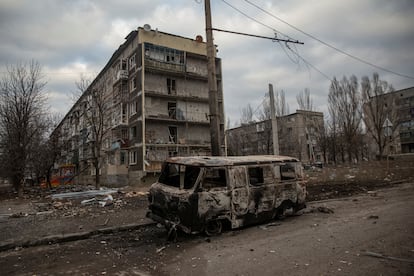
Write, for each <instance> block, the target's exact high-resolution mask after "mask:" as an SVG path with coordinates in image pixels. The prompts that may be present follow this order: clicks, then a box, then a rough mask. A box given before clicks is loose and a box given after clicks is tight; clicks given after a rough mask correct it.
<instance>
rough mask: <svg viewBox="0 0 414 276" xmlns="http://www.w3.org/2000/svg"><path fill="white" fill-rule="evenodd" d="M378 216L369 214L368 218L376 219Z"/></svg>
mask: <svg viewBox="0 0 414 276" xmlns="http://www.w3.org/2000/svg"><path fill="white" fill-rule="evenodd" d="M378 218H379V217H378V216H375V215H370V216H369V217H368V219H378Z"/></svg>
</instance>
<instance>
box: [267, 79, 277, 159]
mask: <svg viewBox="0 0 414 276" xmlns="http://www.w3.org/2000/svg"><path fill="white" fill-rule="evenodd" d="M269 97H270V120H271V122H272V139H273V154H274V155H279V133H278V131H277V118H276V110H275V95H274V94H273V85H272V84H271V83H269Z"/></svg>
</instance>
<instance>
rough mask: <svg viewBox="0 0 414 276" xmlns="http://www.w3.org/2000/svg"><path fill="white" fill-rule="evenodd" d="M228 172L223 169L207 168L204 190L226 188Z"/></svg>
mask: <svg viewBox="0 0 414 276" xmlns="http://www.w3.org/2000/svg"><path fill="white" fill-rule="evenodd" d="M226 186H227V181H226V170H225V169H222V168H206V172H205V175H204V180H203V188H204V189H206V190H209V189H213V188H220V187H226Z"/></svg>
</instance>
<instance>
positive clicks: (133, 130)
mask: <svg viewBox="0 0 414 276" xmlns="http://www.w3.org/2000/svg"><path fill="white" fill-rule="evenodd" d="M129 133H130V138H131V139H134V138H136V137H137V127H136V126H134V127H131V129H130V132H129Z"/></svg>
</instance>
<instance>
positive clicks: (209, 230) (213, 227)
mask: <svg viewBox="0 0 414 276" xmlns="http://www.w3.org/2000/svg"><path fill="white" fill-rule="evenodd" d="M221 230H223V225H222V223H221V221H220V220H210V221H208V222H207V224H206V228H205V230H204V232H206V235H207V236H210V237H211V236H216V235H219V234H221Z"/></svg>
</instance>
